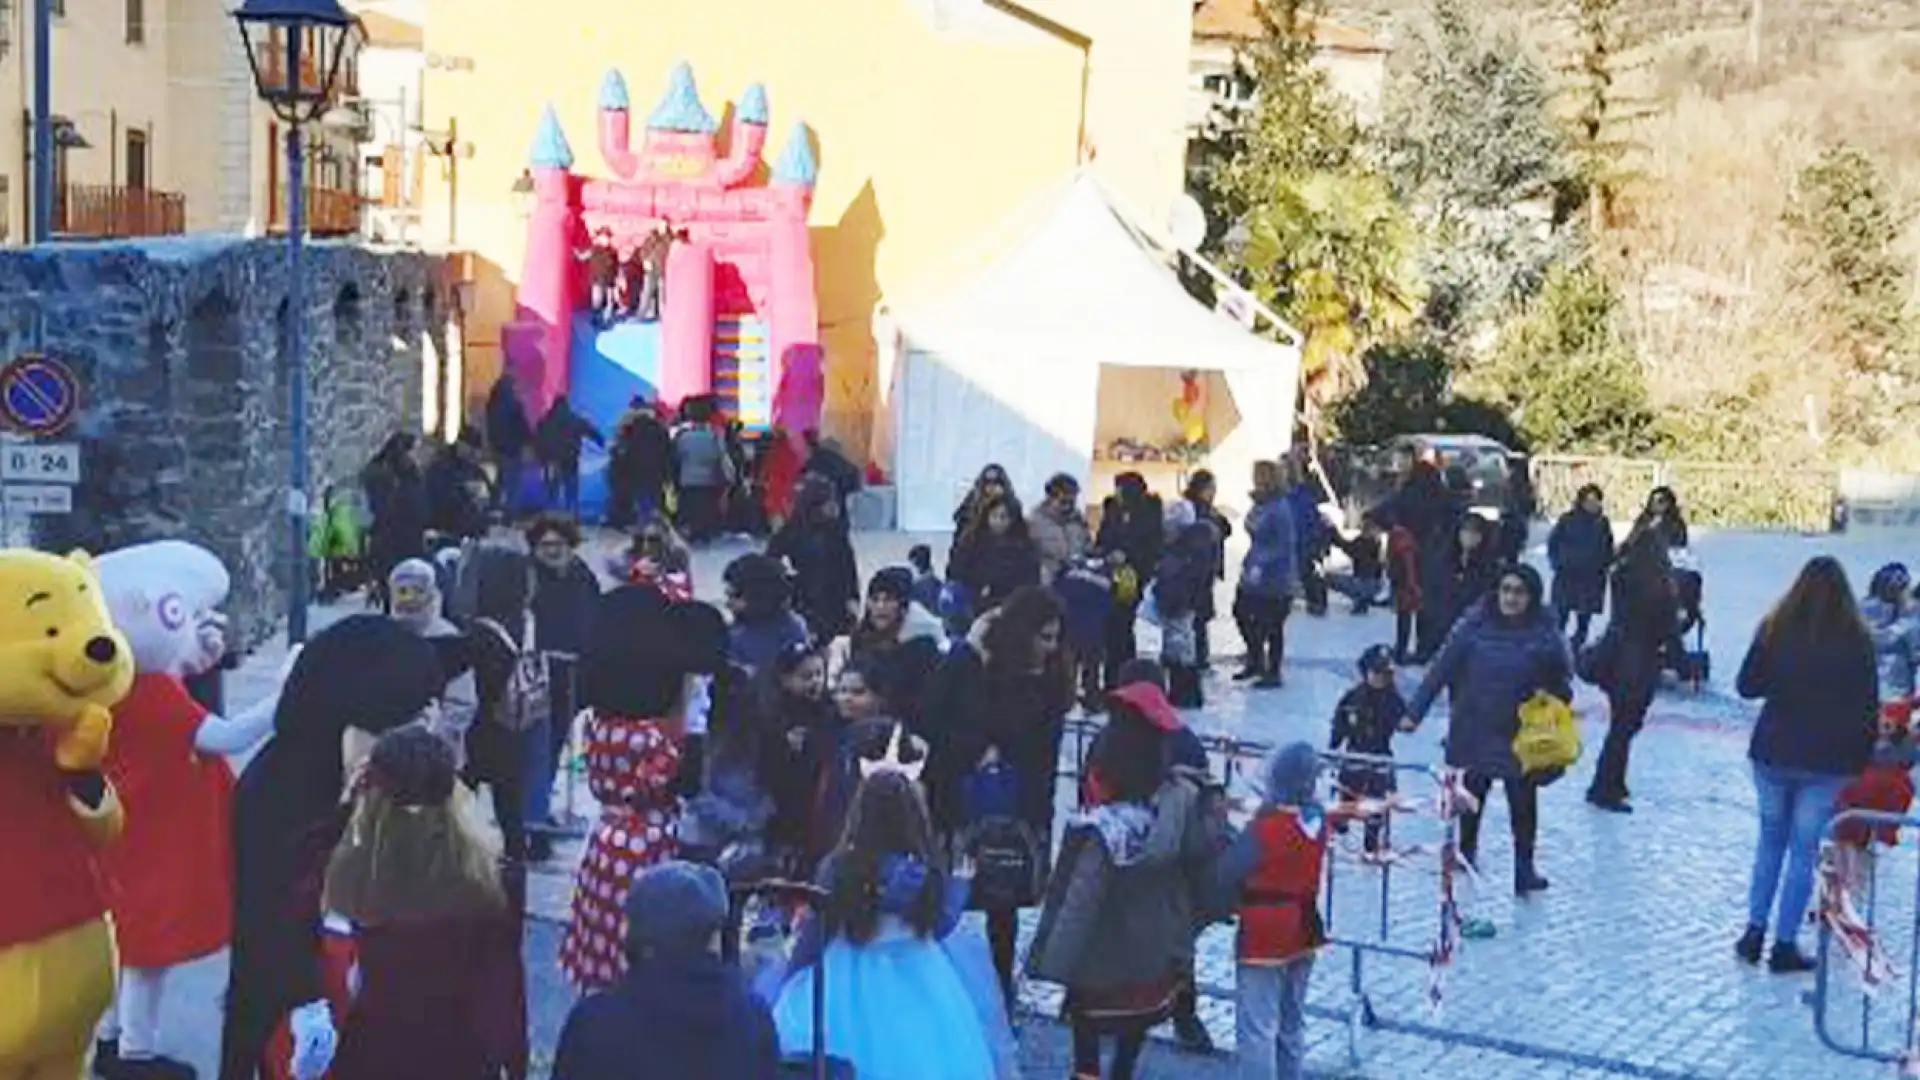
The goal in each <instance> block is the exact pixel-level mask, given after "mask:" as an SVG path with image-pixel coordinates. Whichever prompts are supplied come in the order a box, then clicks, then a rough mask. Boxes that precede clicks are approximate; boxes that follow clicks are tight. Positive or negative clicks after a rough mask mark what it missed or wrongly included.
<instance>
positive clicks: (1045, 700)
mask: <svg viewBox="0 0 1920 1080" xmlns="http://www.w3.org/2000/svg"><path fill="white" fill-rule="evenodd" d="M1062 622H1063V615H1062V613H1061V610H1060V601H1059V600H1058V599H1057V598H1056V597H1055V596H1054V595H1053V594H1052V593H1050V592H1048V591H1046V590H1045V589H1042V588H1040V587H1039V586H1037V585H1034V586H1029V587H1026V588H1023V589H1019V590H1016V591H1015V592H1014V593H1013V595H1012V596H1009V597H1008V598H1007V602H1006V604H1005V605H1003V606H1002V607H1001V608H1000V609H999V610H998V611H996V612H994V613H992V614H990V615H988V616H985V617H983V618H982V619H981V620H980V622H979V623H977V624H975V626H974V630H973V633H972V634H971V635H969V637H968V639H967V642H966V644H965V645H963V646H960V647H957V648H955V649H954V651H953V652H952V653H950V654H949V655H948V657H947V660H946V663H944V664H943V665H941V668H940V671H939V672H938V673H937V674H936V675H935V676H934V681H933V685H932V687H931V689H930V692H929V694H928V700H927V707H926V711H925V714H924V725H923V726H924V728H925V732H926V737H927V741H928V742H929V743H930V744H931V745H932V748H933V762H932V767H931V769H930V770H929V776H928V784H929V788H930V792H931V796H932V798H933V807H934V820H935V823H936V824H937V825H938V826H939V827H940V829H941V831H942V832H945V833H950V834H961V835H963V836H964V835H968V834H972V833H973V832H974V829H975V827H976V826H980V825H982V824H983V823H984V820H985V818H986V817H988V816H992V817H996V818H1005V819H1009V820H1010V821H1011V822H1012V823H1013V824H1015V825H1017V826H1018V827H1019V828H1020V829H1022V830H1024V831H1025V833H1026V834H1027V837H1026V839H1027V845H1028V847H1029V849H1030V850H1031V852H1032V857H1033V860H1034V862H1035V863H1036V866H1035V867H1034V870H1035V873H1034V874H1033V875H1031V878H1030V880H1029V881H1028V882H1026V883H1023V887H1021V888H1018V889H1015V890H1013V891H1012V892H1010V893H1008V894H1006V895H999V896H988V895H983V893H982V890H981V889H979V888H976V890H975V895H974V897H973V906H975V907H977V908H981V909H983V910H985V911H986V913H987V940H988V942H989V944H990V945H991V946H992V948H993V962H994V967H995V969H996V970H997V971H998V972H999V973H1000V978H1001V982H1002V989H1003V991H1004V992H1005V994H1006V997H1007V1000H1008V1002H1009V1003H1011V1002H1012V1000H1013V990H1014V983H1013V975H1014V964H1013V954H1014V940H1015V931H1016V929H1017V922H1018V915H1019V911H1020V909H1021V908H1026V907H1032V906H1033V905H1035V904H1037V903H1039V901H1040V895H1039V885H1040V881H1041V880H1042V879H1044V877H1045V863H1046V859H1047V854H1048V852H1049V850H1050V848H1051V839H1052V837H1053V788H1054V772H1055V770H1056V768H1057V764H1058V762H1059V760H1060V740H1061V738H1062V736H1063V735H1064V733H1065V731H1066V717H1067V710H1068V709H1070V708H1072V706H1073V677H1072V672H1071V671H1070V670H1069V669H1068V667H1067V661H1066V656H1065V653H1064V652H1063V650H1062V649H1061V637H1062ZM986 777H993V778H995V781H994V782H995V785H996V786H1003V787H1010V788H1011V798H1010V799H1007V800H1004V801H1006V802H1009V803H1010V804H1011V805H1010V806H1008V807H1006V808H1005V809H1006V810H1007V811H1008V812H1007V813H1000V812H998V811H997V810H996V811H995V812H993V813H991V814H989V813H988V812H987V811H984V810H982V809H981V808H979V807H977V806H975V807H970V806H969V805H968V803H969V802H970V801H971V800H969V799H968V798H967V797H966V796H965V794H964V792H965V791H966V790H967V789H968V787H969V786H971V785H973V784H975V783H976V782H979V781H981V780H982V779H983V778H986Z"/></svg>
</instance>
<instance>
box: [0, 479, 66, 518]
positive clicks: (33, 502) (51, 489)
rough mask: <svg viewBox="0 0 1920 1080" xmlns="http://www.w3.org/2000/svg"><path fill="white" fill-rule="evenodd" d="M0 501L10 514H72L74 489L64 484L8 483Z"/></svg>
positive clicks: (2, 490) (0, 494) (1, 491)
mask: <svg viewBox="0 0 1920 1080" xmlns="http://www.w3.org/2000/svg"><path fill="white" fill-rule="evenodd" d="M0 501H3V502H4V503H5V505H6V508H7V513H9V514H71V513H73V489H72V488H71V487H67V486H65V485H63V484H8V485H6V486H5V487H0Z"/></svg>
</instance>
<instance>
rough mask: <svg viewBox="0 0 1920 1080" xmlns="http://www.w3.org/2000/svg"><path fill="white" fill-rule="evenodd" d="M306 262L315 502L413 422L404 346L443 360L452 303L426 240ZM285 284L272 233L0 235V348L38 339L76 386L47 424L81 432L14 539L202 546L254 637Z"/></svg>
mask: <svg viewBox="0 0 1920 1080" xmlns="http://www.w3.org/2000/svg"><path fill="white" fill-rule="evenodd" d="M306 267H307V273H306V292H305V300H306V302H305V304H303V305H302V306H303V311H302V312H301V317H302V318H303V320H304V325H305V329H306V341H305V349H304V358H303V362H304V363H305V364H306V365H307V370H308V372H309V375H308V394H309V397H308V414H307V415H308V417H309V429H308V430H309V440H308V445H309V464H310V467H311V470H312V473H311V475H312V478H313V480H312V488H311V493H312V495H313V496H315V497H316V499H317V497H318V496H319V495H320V494H321V493H323V492H324V491H325V490H326V489H327V487H328V486H330V485H340V486H342V487H343V488H344V487H348V486H351V485H354V484H356V483H357V478H358V475H359V472H360V469H361V467H362V466H363V465H364V464H365V463H366V461H367V459H368V458H369V457H370V456H371V455H372V454H373V452H374V450H375V449H377V448H378V446H379V444H380V443H381V442H382V441H384V440H385V439H386V438H387V437H388V436H390V435H392V434H393V433H395V432H397V431H403V430H405V431H418V430H420V427H421V422H422V417H421V381H422V354H421V350H422V349H427V350H431V352H430V353H429V355H430V356H432V357H435V358H436V361H437V363H438V364H444V363H445V362H450V361H448V360H447V359H446V358H449V357H450V353H449V351H448V348H447V344H448V338H449V334H448V332H447V320H448V318H449V313H450V312H451V311H452V310H453V307H452V297H451V295H450V293H449V282H448V278H447V274H446V268H445V263H444V260H442V259H440V258H439V257H437V256H431V255H426V254H422V253H417V252H382V251H373V250H368V249H365V248H359V247H353V246H348V245H343V244H328V243H321V244H315V245H313V246H311V247H309V248H308V252H307V260H306ZM288 299H289V298H288V295H287V256H286V248H285V246H284V245H283V243H281V242H278V241H268V240H251V241H249V240H238V239H225V238H220V239H210V238H199V237H187V238H181V239H176V240H163V241H154V242H142V243H139V244H80V245H57V246H51V247H43V248H23V249H13V250H5V251H0V358H11V357H13V356H15V355H17V354H18V353H20V352H21V351H22V350H24V349H28V348H33V347H39V348H40V349H42V350H43V351H45V352H47V353H48V354H50V355H52V356H54V357H55V358H57V359H59V360H61V361H63V362H65V363H66V364H67V365H68V366H69V367H71V368H72V369H73V371H74V373H75V375H76V376H77V377H78V379H79V382H80V385H81V388H82V401H83V405H82V410H81V413H80V417H79V419H78V421H77V422H76V424H75V426H74V428H73V429H72V431H70V432H69V433H68V434H67V435H66V436H63V437H62V438H61V441H75V442H78V443H80V444H81V456H82V467H83V469H84V479H83V482H82V484H81V485H80V487H79V488H78V489H77V490H76V491H75V495H74V512H73V513H72V514H71V515H62V516H41V517H37V518H36V519H35V520H34V521H33V522H32V523H31V539H32V542H34V543H35V544H36V545H38V546H41V547H45V548H49V549H61V548H67V547H76V546H77V547H86V548H88V549H89V550H95V551H99V550H110V549H112V548H115V547H119V546H122V545H125V544H129V543H137V542H140V541H143V540H151V539H156V538H160V537H182V538H185V539H189V540H193V541H195V542H197V543H202V544H205V545H206V546H207V547H209V548H211V549H212V550H214V551H215V552H217V553H218V554H219V555H220V556H221V558H222V559H224V560H225V561H226V564H227V567H228V569H229V570H230V571H232V574H233V583H234V589H233V597H232V599H231V601H230V603H229V611H230V614H231V616H232V618H233V627H234V629H233V634H234V637H235V638H236V640H237V641H238V642H239V643H240V644H242V645H243V646H250V645H251V644H253V643H256V642H258V641H259V640H261V639H262V638H264V637H265V636H267V635H268V634H270V633H271V632H272V631H273V628H274V625H275V623H276V622H277V621H278V620H279V619H281V618H282V617H283V616H284V613H285V612H284V608H285V600H284V598H285V581H286V569H287V566H288V565H289V541H288V534H287V512H286V506H287V471H288V470H287V466H288V454H289V447H290V440H289V432H288V425H287V415H288V413H287V403H286V394H287V380H286V378H285V377H284V373H285V372H286V371H287V370H290V369H289V368H288V366H287V365H288V364H289V363H290V362H292V361H293V359H294V357H292V355H291V352H290V347H289V342H288V334H287V328H288V326H289V324H290V319H291V317H292V313H291V311H290V309H289V307H288ZM10 524H13V525H16V526H17V523H10ZM15 531H16V533H17V531H18V530H17V528H16V530H15Z"/></svg>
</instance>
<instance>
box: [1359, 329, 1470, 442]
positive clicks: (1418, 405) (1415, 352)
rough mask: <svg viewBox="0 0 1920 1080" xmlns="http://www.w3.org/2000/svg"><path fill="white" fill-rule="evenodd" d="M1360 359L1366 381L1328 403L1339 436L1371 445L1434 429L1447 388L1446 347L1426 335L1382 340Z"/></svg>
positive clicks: (1450, 379)
mask: <svg viewBox="0 0 1920 1080" xmlns="http://www.w3.org/2000/svg"><path fill="white" fill-rule="evenodd" d="M1361 364H1362V366H1363V368H1364V369H1365V372H1366V377H1367V381H1366V382H1365V383H1364V384H1363V385H1361V386H1360V388H1359V389H1357V390H1355V391H1354V392H1353V393H1351V394H1348V395H1347V396H1346V397H1344V398H1342V399H1341V400H1340V401H1338V402H1336V403H1335V404H1334V406H1333V409H1332V420H1333V425H1334V427H1335V429H1336V430H1337V431H1338V432H1339V436H1340V438H1341V439H1343V440H1345V441H1347V442H1351V443H1357V444H1362V445H1369V444H1372V445H1377V444H1379V443H1384V442H1386V441H1387V440H1388V439H1391V438H1393V437H1394V436H1395V435H1401V434H1406V433H1409V432H1419V431H1432V430H1434V426H1435V425H1436V424H1437V423H1438V422H1439V420H1440V412H1441V409H1443V408H1444V407H1445V406H1446V403H1447V396H1448V394H1449V393H1450V392H1451V389H1452V382H1453V364H1452V361H1451V360H1450V359H1449V358H1448V356H1447V353H1446V350H1444V349H1442V348H1441V347H1440V346H1439V345H1438V344H1437V343H1435V342H1432V341H1413V340H1410V341H1393V342H1382V343H1380V344H1378V345H1375V346H1373V347H1372V348H1370V349H1368V350H1367V351H1366V354H1365V355H1364V356H1362V357H1361Z"/></svg>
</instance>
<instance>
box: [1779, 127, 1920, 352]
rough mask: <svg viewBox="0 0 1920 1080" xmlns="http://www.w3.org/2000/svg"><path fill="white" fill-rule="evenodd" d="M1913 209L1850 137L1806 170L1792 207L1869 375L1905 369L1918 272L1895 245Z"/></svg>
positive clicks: (1833, 311)
mask: <svg viewBox="0 0 1920 1080" xmlns="http://www.w3.org/2000/svg"><path fill="white" fill-rule="evenodd" d="M1910 216H1911V215H1910V213H1909V212H1908V211H1907V209H1906V208H1904V207H1900V206H1897V205H1896V204H1895V203H1894V200H1893V196H1892V193H1891V190H1890V185H1889V184H1888V182H1887V177H1886V176H1885V174H1884V173H1883V172H1882V171H1881V169H1880V166H1879V165H1878V163H1876V162H1875V161H1874V160H1873V158H1871V157H1869V156H1868V155H1867V154H1866V152H1864V151H1862V150H1861V149H1859V148H1858V147H1854V146H1848V145H1845V144H1838V145H1834V146H1830V147H1828V148H1827V149H1826V150H1824V151H1822V152H1821V154H1820V157H1819V159H1818V160H1816V161H1815V162H1814V163H1813V164H1812V165H1809V166H1807V168H1806V169H1805V170H1803V171H1802V172H1801V174H1800V183H1799V190H1798V193H1797V198H1796V199H1795V201H1794V204H1793V205H1792V206H1791V207H1790V208H1789V209H1788V211H1787V224H1788V225H1789V227H1791V228H1793V229H1794V230H1795V231H1796V232H1797V233H1799V234H1800V237H1801V239H1802V242H1803V243H1805V244H1806V245H1807V246H1808V248H1810V249H1811V253H1812V254H1813V256H1814V265H1813V267H1812V269H1811V273H1810V275H1809V277H1810V278H1811V279H1812V280H1811V283H1812V284H1814V285H1816V286H1817V287H1818V289H1819V293H1820V295H1821V298H1822V305H1823V306H1824V307H1825V308H1826V309H1827V313H1828V314H1829V315H1830V316H1831V317H1833V318H1834V319H1835V320H1836V321H1837V323H1838V324H1839V326H1840V329H1841V334H1842V338H1843V344H1844V345H1845V347H1846V351H1847V354H1848V358H1849V360H1850V361H1851V362H1852V364H1853V366H1854V367H1855V368H1856V369H1858V370H1859V371H1860V372H1862V373H1865V374H1878V373H1883V372H1884V373H1890V374H1896V375H1899V374H1905V373H1904V372H1902V371H1901V370H1900V369H1901V368H1902V367H1903V365H1902V363H1901V361H1902V359H1903V357H1902V354H1903V353H1904V352H1906V351H1907V350H1908V349H1909V348H1910V340H1909V339H1910V337H1911V327H1910V326H1909V325H1908V321H1907V317H1906V298H1907V296H1908V294H1909V293H1910V292H1911V291H1912V288H1913V274H1912V271H1911V270H1910V269H1909V267H1908V265H1907V261H1906V259H1904V258H1903V257H1902V256H1901V255H1900V253H1899V252H1898V251H1897V250H1896V246H1897V245H1898V244H1899V242H1900V237H1901V234H1902V233H1903V232H1904V231H1905V230H1906V227H1907V223H1908V221H1909V219H1910Z"/></svg>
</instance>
